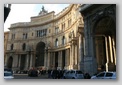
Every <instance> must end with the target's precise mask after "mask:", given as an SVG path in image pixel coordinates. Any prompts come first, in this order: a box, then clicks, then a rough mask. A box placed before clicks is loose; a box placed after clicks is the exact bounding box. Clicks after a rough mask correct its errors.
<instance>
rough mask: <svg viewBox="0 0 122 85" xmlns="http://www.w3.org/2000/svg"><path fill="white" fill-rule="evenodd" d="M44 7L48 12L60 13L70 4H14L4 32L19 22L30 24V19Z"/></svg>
mask: <svg viewBox="0 0 122 85" xmlns="http://www.w3.org/2000/svg"><path fill="white" fill-rule="evenodd" d="M42 6H44V8H45V10H47V11H48V12H51V11H55V14H57V13H59V12H60V11H62V9H64V8H65V7H67V6H69V4H12V6H11V11H10V13H9V16H8V17H7V19H6V21H5V24H4V31H9V29H8V28H9V27H10V25H11V24H13V23H17V22H30V17H32V16H37V15H38V14H39V12H40V11H41V10H42Z"/></svg>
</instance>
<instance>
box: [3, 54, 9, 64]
mask: <svg viewBox="0 0 122 85" xmlns="http://www.w3.org/2000/svg"><path fill="white" fill-rule="evenodd" d="M7 61H8V55H6V58H5V63H4V66H7Z"/></svg>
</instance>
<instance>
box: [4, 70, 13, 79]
mask: <svg viewBox="0 0 122 85" xmlns="http://www.w3.org/2000/svg"><path fill="white" fill-rule="evenodd" d="M13 78H14V76H13V73H12V72H11V71H4V79H13Z"/></svg>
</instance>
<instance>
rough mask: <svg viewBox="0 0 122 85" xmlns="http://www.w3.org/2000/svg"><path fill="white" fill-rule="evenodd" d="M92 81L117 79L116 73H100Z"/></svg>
mask: <svg viewBox="0 0 122 85" xmlns="http://www.w3.org/2000/svg"><path fill="white" fill-rule="evenodd" d="M91 79H116V72H106V71H104V72H100V73H98V74H97V75H94V76H92V77H91Z"/></svg>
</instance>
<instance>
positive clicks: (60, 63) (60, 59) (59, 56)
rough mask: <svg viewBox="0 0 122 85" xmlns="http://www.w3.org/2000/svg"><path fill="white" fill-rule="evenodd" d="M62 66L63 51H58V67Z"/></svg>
mask: <svg viewBox="0 0 122 85" xmlns="http://www.w3.org/2000/svg"><path fill="white" fill-rule="evenodd" d="M61 68H62V51H59V52H58V69H61Z"/></svg>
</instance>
